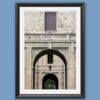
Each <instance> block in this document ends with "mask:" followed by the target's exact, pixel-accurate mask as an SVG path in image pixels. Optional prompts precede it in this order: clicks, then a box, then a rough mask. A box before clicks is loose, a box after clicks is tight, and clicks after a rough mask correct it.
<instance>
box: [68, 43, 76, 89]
mask: <svg viewBox="0 0 100 100" xmlns="http://www.w3.org/2000/svg"><path fill="white" fill-rule="evenodd" d="M67 62H68V66H67V88H68V89H75V83H76V82H75V78H76V74H75V72H76V69H75V67H76V66H75V56H74V46H73V43H72V44H71V47H70V48H69V50H68V59H67Z"/></svg>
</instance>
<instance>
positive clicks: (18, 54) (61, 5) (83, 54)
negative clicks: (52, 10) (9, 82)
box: [15, 3, 85, 98]
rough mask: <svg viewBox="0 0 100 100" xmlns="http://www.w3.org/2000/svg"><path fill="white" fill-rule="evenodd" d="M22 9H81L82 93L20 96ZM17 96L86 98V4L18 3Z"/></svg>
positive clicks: (28, 95)
mask: <svg viewBox="0 0 100 100" xmlns="http://www.w3.org/2000/svg"><path fill="white" fill-rule="evenodd" d="M20 7H80V8H81V13H80V14H81V16H80V17H81V21H80V22H81V37H80V38H81V44H80V45H81V65H80V66H81V70H80V72H81V80H80V81H81V93H80V94H20V42H21V41H20V13H19V12H20ZM15 12H16V14H15V19H16V25H15V28H16V35H15V39H16V40H15V50H16V51H15V52H16V55H15V62H16V68H15V72H16V73H15V85H16V89H15V96H16V98H35V97H38V98H41V97H43V98H45V97H47V98H48V97H50V98H54V97H56V98H59V97H61V98H84V97H85V4H84V3H16V4H15Z"/></svg>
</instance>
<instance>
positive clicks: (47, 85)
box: [42, 74, 58, 89]
mask: <svg viewBox="0 0 100 100" xmlns="http://www.w3.org/2000/svg"><path fill="white" fill-rule="evenodd" d="M42 89H58V78H57V77H56V76H55V75H54V74H47V75H45V76H44V77H43V80H42Z"/></svg>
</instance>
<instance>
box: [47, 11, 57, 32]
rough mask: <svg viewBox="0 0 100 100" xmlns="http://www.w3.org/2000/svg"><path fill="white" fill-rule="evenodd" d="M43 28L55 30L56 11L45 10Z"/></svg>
mask: <svg viewBox="0 0 100 100" xmlns="http://www.w3.org/2000/svg"><path fill="white" fill-rule="evenodd" d="M45 30H46V31H55V30H56V12H45Z"/></svg>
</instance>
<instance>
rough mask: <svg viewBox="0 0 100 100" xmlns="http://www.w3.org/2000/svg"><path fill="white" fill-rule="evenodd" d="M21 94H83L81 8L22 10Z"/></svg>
mask: <svg viewBox="0 0 100 100" xmlns="http://www.w3.org/2000/svg"><path fill="white" fill-rule="evenodd" d="M19 15H20V16H19V25H20V31H19V33H20V34H19V36H20V67H19V69H20V93H22V94H23V93H24V94H32V93H33V94H38V93H39V94H43V93H44V94H48V93H50V94H81V66H80V65H81V7H76V6H71V7H70V6H68V7H67V6H66V7H65V6H64V7H63V6H62V7H61V6H55V7H54V6H37V7H34V6H33V7H32V6H31V7H30V6H29V7H28V6H27V7H25V6H22V7H21V6H20V8H19Z"/></svg>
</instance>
